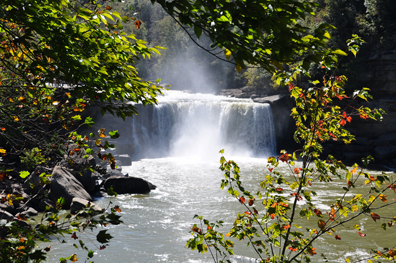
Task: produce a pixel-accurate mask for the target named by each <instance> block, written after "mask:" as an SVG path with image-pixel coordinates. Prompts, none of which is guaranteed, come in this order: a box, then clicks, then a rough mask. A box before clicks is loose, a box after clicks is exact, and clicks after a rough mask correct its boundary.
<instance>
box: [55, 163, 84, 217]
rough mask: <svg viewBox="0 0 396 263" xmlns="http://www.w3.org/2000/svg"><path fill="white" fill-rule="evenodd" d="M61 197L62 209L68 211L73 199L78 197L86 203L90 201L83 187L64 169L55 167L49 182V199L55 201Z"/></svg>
mask: <svg viewBox="0 0 396 263" xmlns="http://www.w3.org/2000/svg"><path fill="white" fill-rule="evenodd" d="M60 197H63V198H64V199H65V203H64V205H63V208H64V209H68V208H69V207H70V204H71V202H72V200H73V198H74V197H79V198H82V199H85V200H88V201H92V198H91V196H90V195H89V193H88V192H87V191H86V190H85V189H84V186H83V185H82V184H81V183H80V182H79V181H78V180H77V179H76V178H75V177H74V176H73V175H72V174H71V173H70V171H68V170H67V169H66V168H65V167H62V166H59V165H58V166H55V168H54V171H53V172H52V181H51V198H52V201H54V202H55V203H56V201H57V200H58V199H59V198H60Z"/></svg>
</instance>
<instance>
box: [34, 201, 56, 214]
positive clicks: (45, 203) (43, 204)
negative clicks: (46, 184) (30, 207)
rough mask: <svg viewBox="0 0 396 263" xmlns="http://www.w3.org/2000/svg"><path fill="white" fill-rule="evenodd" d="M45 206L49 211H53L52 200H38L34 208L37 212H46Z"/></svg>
mask: <svg viewBox="0 0 396 263" xmlns="http://www.w3.org/2000/svg"><path fill="white" fill-rule="evenodd" d="M47 206H49V207H50V209H53V208H54V207H55V204H54V202H52V200H50V199H48V198H43V199H41V200H40V202H39V203H38V205H37V207H36V208H37V209H38V211H40V212H43V211H45V210H46V208H47Z"/></svg>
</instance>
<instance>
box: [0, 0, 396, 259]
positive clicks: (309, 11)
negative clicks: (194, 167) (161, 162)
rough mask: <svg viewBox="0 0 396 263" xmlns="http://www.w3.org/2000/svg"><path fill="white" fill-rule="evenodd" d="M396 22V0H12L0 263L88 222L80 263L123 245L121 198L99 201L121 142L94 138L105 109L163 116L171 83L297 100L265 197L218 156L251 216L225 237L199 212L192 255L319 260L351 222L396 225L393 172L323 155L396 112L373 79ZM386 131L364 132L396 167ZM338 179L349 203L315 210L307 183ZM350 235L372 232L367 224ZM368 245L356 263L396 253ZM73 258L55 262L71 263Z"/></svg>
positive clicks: (0, 10) (270, 164) (0, 115)
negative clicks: (117, 233) (117, 237)
mask: <svg viewBox="0 0 396 263" xmlns="http://www.w3.org/2000/svg"><path fill="white" fill-rule="evenodd" d="M395 14H396V5H394V4H393V3H392V0H365V1H363V0H353V1H347V0H336V1H332V0H316V1H295V0H267V1H264V2H262V1H254V0H236V1H226V0H210V1H186V0H181V1H179V0H175V1H164V0H153V1H148V0H147V1H146V0H139V1H138V0H126V1H107V0H101V1H95V0H91V1H89V0H81V1H78V0H62V1H55V0H28V1H26V0H4V1H3V2H2V3H1V4H0V92H1V94H0V169H1V170H0V191H1V192H0V198H1V206H0V261H2V262H42V261H45V259H46V257H47V254H48V253H49V252H50V251H51V246H50V245H49V246H47V247H43V246H42V244H43V242H51V241H53V238H54V237H58V238H61V239H62V238H63V241H65V240H66V238H65V237H68V238H69V239H73V240H74V241H76V240H77V239H78V238H79V237H80V236H81V235H83V233H85V232H87V231H88V230H92V229H97V232H96V234H95V238H93V241H92V240H90V241H89V242H85V243H84V242H83V241H82V239H79V240H78V242H79V243H78V244H74V246H75V247H76V248H78V249H81V250H83V253H84V254H86V259H85V260H86V262H88V261H91V260H92V259H91V258H93V257H94V255H95V254H96V253H97V252H98V251H100V250H103V249H107V247H108V246H109V242H110V240H111V239H113V236H112V235H110V234H109V232H110V231H109V230H110V229H109V228H106V227H107V226H108V225H114V226H117V225H120V224H122V217H121V216H120V213H122V211H121V209H120V206H119V205H118V204H117V205H112V203H111V202H110V204H109V205H108V206H107V209H104V210H103V209H101V208H100V207H97V205H95V204H94V203H93V200H94V198H93V196H94V194H96V193H98V192H103V194H104V195H105V196H107V197H110V196H117V191H114V189H113V185H110V186H109V184H106V181H107V180H108V179H109V178H107V177H108V174H109V172H108V171H107V170H106V167H107V166H106V165H108V167H109V169H110V170H116V168H118V166H117V160H116V159H115V157H114V156H113V155H112V152H111V149H113V148H114V145H113V142H112V140H116V139H118V138H119V137H120V133H119V132H118V130H114V131H109V130H105V129H104V128H100V129H99V130H97V131H95V132H90V133H87V132H86V131H87V130H88V128H89V127H92V126H93V125H95V120H94V119H93V118H92V116H93V115H97V113H99V112H100V113H101V115H104V114H107V116H109V114H111V116H113V117H112V118H120V119H122V120H124V121H125V120H128V119H130V118H135V116H136V115H138V114H139V111H138V110H137V109H138V106H137V105H140V104H141V105H144V106H147V107H154V106H155V105H157V104H158V96H160V95H161V94H162V93H163V92H165V91H166V89H174V90H186V91H189V92H200V93H214V94H220V93H221V91H222V90H227V89H241V88H244V87H250V88H252V89H255V90H257V91H258V92H259V93H260V96H263V97H264V96H268V95H274V94H286V95H287V96H289V97H290V98H291V100H293V101H294V105H293V107H291V109H290V110H291V112H290V117H291V119H292V120H293V123H295V125H296V127H295V132H294V137H293V139H294V140H295V141H296V144H297V145H298V146H299V149H287V150H288V151H290V150H292V152H291V153H288V152H287V151H286V150H282V151H281V152H280V154H279V153H278V155H276V156H272V157H271V156H268V158H266V161H267V166H266V170H265V173H267V174H266V175H265V176H264V179H263V181H261V182H260V183H259V186H260V190H259V191H257V192H255V191H253V190H252V191H250V190H248V189H247V188H245V187H244V186H243V185H244V181H243V180H241V170H240V167H239V165H238V164H237V163H236V162H235V161H233V160H227V159H226V158H225V154H226V153H227V152H224V150H221V151H220V154H221V155H222V156H221V159H220V170H221V171H222V173H223V174H224V179H223V180H222V182H221V188H222V189H227V193H228V194H229V195H230V196H231V197H232V198H233V199H235V201H236V203H237V204H240V205H241V206H242V209H243V210H245V211H242V213H240V214H238V215H237V216H236V219H235V221H234V223H232V226H231V229H230V230H229V231H228V233H226V234H223V233H221V232H220V231H219V229H222V228H221V227H222V225H223V222H222V221H221V220H220V219H219V220H218V221H216V222H210V221H209V220H207V219H205V217H204V216H200V215H195V216H194V218H195V219H197V220H198V221H199V223H197V224H194V225H193V226H192V227H191V228H190V229H187V230H186V232H188V231H189V230H190V234H191V238H190V239H189V240H188V241H187V247H188V248H190V249H192V250H198V252H201V253H204V252H209V253H210V255H211V259H212V260H213V261H214V262H226V261H227V262H230V260H229V258H228V256H230V255H233V253H234V252H233V250H232V248H233V247H234V243H237V241H238V240H240V241H241V240H243V241H242V243H244V242H245V243H246V242H247V244H248V245H251V246H252V247H253V248H254V251H255V253H256V256H255V257H257V258H258V259H259V260H260V262H312V261H315V258H312V257H314V256H315V255H316V254H317V252H315V250H316V247H314V246H315V244H316V243H317V242H318V240H320V239H321V238H322V237H323V236H324V235H325V234H326V235H327V234H328V235H332V237H334V239H335V240H337V241H339V240H341V239H342V238H344V237H343V235H342V234H341V233H342V232H337V234H335V233H336V230H335V229H338V228H341V227H343V226H344V225H343V224H347V223H349V222H350V221H352V220H354V219H356V218H362V217H363V218H368V219H370V220H373V221H374V222H377V220H379V221H380V222H381V225H379V228H382V229H384V230H387V231H391V230H393V229H389V228H391V227H392V226H393V225H394V224H395V222H396V221H395V218H396V217H393V216H392V217H390V216H389V215H388V214H386V216H384V215H385V212H382V211H383V210H381V209H386V208H388V207H389V206H390V205H393V204H394V203H395V202H393V201H391V196H393V194H394V193H396V181H395V179H394V178H393V176H392V175H389V174H386V173H379V174H377V173H375V174H373V175H371V174H369V172H368V171H367V170H366V167H367V165H369V163H372V161H373V159H374V158H373V157H372V156H367V157H364V158H363V159H361V161H359V162H356V163H352V164H351V166H346V165H345V164H344V162H343V161H342V160H339V159H337V158H339V157H341V158H342V157H345V155H342V154H341V155H337V154H334V156H333V155H332V154H330V155H326V156H325V155H324V153H327V152H326V149H325V148H326V146H325V145H326V143H328V142H331V143H333V144H331V146H332V147H333V152H334V151H335V152H338V153H340V152H342V150H340V149H341V148H339V147H341V146H339V145H341V144H347V145H349V144H351V143H352V142H353V141H354V140H356V138H355V136H354V135H353V134H351V132H350V127H351V126H350V125H353V124H354V123H357V124H359V123H361V122H363V121H369V123H374V122H375V121H377V122H378V123H381V121H382V120H385V121H388V120H389V119H387V117H386V112H385V111H384V110H383V109H381V107H383V105H385V106H386V107H387V108H385V110H389V109H392V108H391V106H389V105H388V104H389V101H391V100H390V99H389V97H390V95H394V94H396V92H395V91H396V89H395V88H394V86H392V85H391V84H392V82H391V81H393V79H392V76H393V75H392V73H390V74H388V75H387V78H388V79H383V75H380V74H377V73H378V70H381V69H382V68H385V69H386V72H388V71H390V72H392V69H391V67H389V61H391V62H392V61H393V60H392V59H393V57H394V51H393V50H394V48H395V44H394V43H395V38H396V35H395V33H394V28H396V16H395ZM384 58H386V59H384ZM373 65H375V67H374V66H373ZM378 68H379V69H378ZM386 74H387V73H386ZM381 81H382V82H381ZM389 82H391V84H390V85H388V84H389ZM370 94H372V95H373V96H374V98H384V97H386V98H387V99H388V100H387V101H386V103H388V104H386V103H382V104H381V103H378V104H375V103H374V104H373V103H371V104H368V103H366V102H368V101H369V100H371V99H372V98H373V97H372V96H371V95H370ZM391 114H392V111H391V112H390V113H389V115H388V116H392V115H391ZM386 123H387V122H386ZM373 125H375V124H373ZM380 125H381V124H380ZM386 125H387V126H386V127H385V128H384V129H383V131H384V133H385V132H386V134H385V135H387V134H390V135H392V133H391V132H395V130H394V127H393V126H392V125H389V124H386ZM373 127H379V126H373ZM358 129H360V128H358ZM392 129H393V130H392ZM367 130H368V129H365V130H364V129H360V132H361V134H362V133H363V134H364V133H368V132H367ZM370 132H373V131H370ZM382 135H383V134H381V133H380V134H375V136H376V137H374V135H372V134H370V135H367V138H368V139H367V138H366V137H365V139H366V142H367V141H368V140H371V144H370V147H372V148H373V149H375V151H376V154H377V155H378V156H382V157H383V156H385V157H384V159H386V161H387V164H388V163H389V164H394V163H392V162H394V159H393V157H391V153H392V152H391V151H394V150H393V148H392V147H393V146H389V145H376V143H377V142H378V141H379V140H380V139H382V137H381V136H382ZM359 136H362V135H360V134H359ZM370 136H372V137H370ZM393 140H394V138H391V139H389V140H386V141H385V144H386V143H389V141H392V143H393ZM367 145H369V143H368V142H367ZM363 147H365V146H364V145H363ZM381 147H382V148H381ZM350 149H352V151H354V152H356V153H361V151H360V150H359V149H360V148H353V147H350ZM293 150H296V151H293ZM364 153H365V152H364ZM349 161H350V160H349ZM97 162H101V163H102V162H104V163H105V164H100V165H99V164H98V165H96V164H97ZM283 166H285V167H287V169H283V168H282V167H283ZM104 167H105V168H104ZM281 168H282V169H281ZM106 176H107V177H106ZM102 179H103V181H105V182H104V183H103V184H101V185H98V181H102ZM133 180H134V179H133ZM333 180H340V182H341V183H340V184H339V185H337V187H339V188H340V189H339V190H340V191H342V193H343V194H342V195H341V196H342V197H340V198H338V199H336V200H333V202H332V203H331V204H329V205H328V207H327V208H323V207H319V206H317V205H316V203H315V202H313V201H312V200H313V199H315V198H316V196H317V195H316V192H315V191H314V190H312V188H311V187H312V185H322V184H332V181H333ZM72 181H73V183H74V182H75V183H76V184H78V185H80V186H79V187H80V188H78V189H77V190H75V191H74V192H73V191H72V190H70V189H69V188H68V187H67V186H68V185H69V186H70V185H71V183H70V182H72ZM140 181H141V180H140ZM143 181H144V180H143ZM337 182H338V181H337ZM144 186H145V187H146V188H145V189H146V190H144V191H143V192H141V194H148V193H149V192H150V191H151V190H154V189H155V188H156V186H155V185H153V184H151V183H149V182H146V181H144ZM99 188H100V189H99ZM99 190H100V191H99ZM104 190H106V192H107V193H104ZM354 191H358V192H354ZM362 191H363V192H364V194H361V192H362ZM393 192H394V193H393ZM139 193H140V192H139ZM352 193H353V194H352ZM385 194H386V195H385ZM388 196H389V197H388ZM387 197H388V198H387ZM76 198H78V199H82V201H81V200H76ZM388 199H389V202H388ZM395 200H396V199H395ZM300 201H304V202H305V203H304V205H303V206H301V205H299V203H298V202H300ZM64 209H66V210H64ZM386 211H388V210H386ZM386 213H388V212H386ZM36 215H39V216H40V219H39V220H38V222H37V221H36V222H35V223H33V222H32V221H31V220H30V219H29V218H30V217H33V216H36ZM310 217H311V218H315V219H314V223H313V226H310V227H307V228H306V229H305V230H299V229H300V228H301V225H300V221H301V220H304V221H307V222H308V219H309V218H310ZM351 229H352V227H351ZM353 229H354V230H353V231H354V233H355V232H356V235H355V236H357V237H360V238H365V237H366V233H363V229H364V227H363V226H361V225H359V224H356V225H354V226H353ZM108 231H109V232H108ZM303 232H304V233H305V234H303ZM228 238H230V239H228ZM73 240H72V242H74V241H73ZM65 242H66V241H65ZM76 242H77V241H76ZM110 243H111V242H110ZM90 247H94V248H90ZM370 251H371V252H370V254H369V255H365V258H363V259H361V260H367V261H368V262H373V261H374V260H382V259H383V260H393V261H394V260H395V257H396V246H395V245H394V244H389V246H386V247H381V248H373V250H370ZM79 253H80V254H79V255H78V256H77V254H74V253H73V254H71V255H70V256H68V257H61V258H59V261H60V262H68V261H71V262H75V261H77V260H78V259H81V254H83V253H82V252H81V251H79ZM318 256H319V255H316V257H318ZM83 257H85V256H83ZM321 257H322V259H323V260H325V261H326V260H327V259H326V257H325V256H323V255H322V256H321ZM345 261H346V262H352V261H351V259H349V258H345ZM357 262H359V261H357Z"/></svg>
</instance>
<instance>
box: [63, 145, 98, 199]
mask: <svg viewBox="0 0 396 263" xmlns="http://www.w3.org/2000/svg"><path fill="white" fill-rule="evenodd" d="M74 148H78V146H77V145H76V144H72V145H69V147H68V149H69V153H70V152H72V153H73V154H72V155H65V160H64V161H63V162H62V163H61V165H62V166H64V167H67V168H69V169H70V172H71V174H73V175H74V177H76V178H77V180H78V181H79V182H80V183H81V184H82V185H83V186H84V188H85V190H86V191H87V192H88V193H93V192H94V190H95V181H96V178H95V176H94V175H93V174H92V172H91V169H94V168H95V166H96V161H95V158H94V157H93V156H92V155H87V154H86V151H85V149H84V148H81V149H79V151H78V152H74V151H73V149H74ZM85 157H87V158H85Z"/></svg>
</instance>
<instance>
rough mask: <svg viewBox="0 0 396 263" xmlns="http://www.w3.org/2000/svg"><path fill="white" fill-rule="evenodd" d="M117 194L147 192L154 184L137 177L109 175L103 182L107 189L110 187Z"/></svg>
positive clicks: (153, 187)
mask: <svg viewBox="0 0 396 263" xmlns="http://www.w3.org/2000/svg"><path fill="white" fill-rule="evenodd" d="M111 186H112V187H113V190H114V191H115V192H116V193H118V194H148V193H150V191H151V190H152V189H155V188H156V186H155V185H153V184H151V183H149V182H147V181H146V180H144V179H141V178H137V177H110V178H108V179H106V181H105V182H104V188H105V190H106V191H107V190H108V189H109V188H110V187H111Z"/></svg>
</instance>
